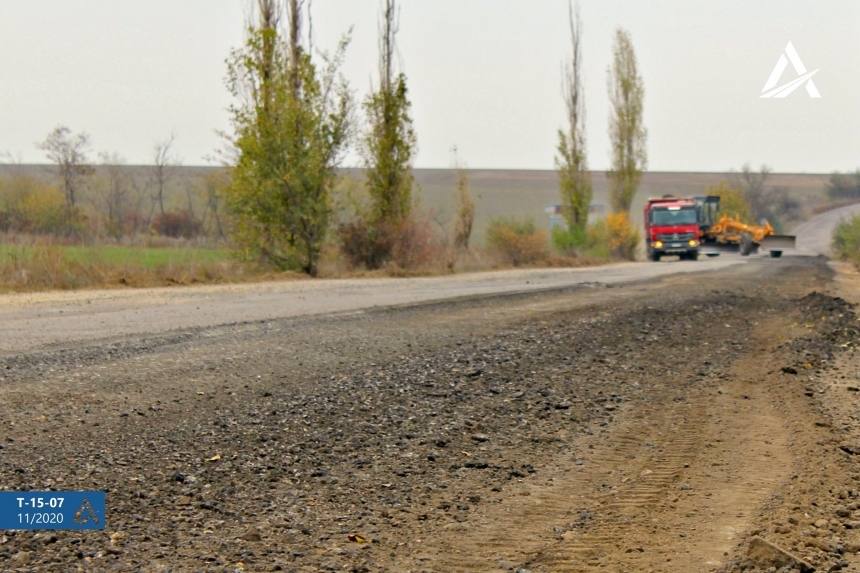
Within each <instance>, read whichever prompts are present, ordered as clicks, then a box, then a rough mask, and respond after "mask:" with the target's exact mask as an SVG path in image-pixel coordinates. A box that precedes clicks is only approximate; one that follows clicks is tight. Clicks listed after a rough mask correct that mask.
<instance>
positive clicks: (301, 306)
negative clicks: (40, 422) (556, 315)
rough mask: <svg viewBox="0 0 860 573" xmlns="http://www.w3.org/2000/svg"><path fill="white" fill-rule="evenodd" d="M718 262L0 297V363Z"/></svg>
mask: <svg viewBox="0 0 860 573" xmlns="http://www.w3.org/2000/svg"><path fill="white" fill-rule="evenodd" d="M858 210H860V205H853V206H849V207H844V208H842V209H837V210H834V211H831V212H827V213H824V214H822V215H819V216H818V217H816V218H814V219H812V220H810V221H808V222H806V223H804V224H803V225H801V226H800V227H799V228H798V229H797V231H796V234H797V235H798V251H797V252H796V253H802V254H817V253H826V252H827V250H828V248H829V237H830V235H831V234H832V229H833V227H834V226H835V225H836V224H837V223H838V221H839V220H840V219H841V218H842V217H844V216H846V214H848V213H853V212H858ZM744 263H745V259H742V258H740V257H738V256H735V255H730V254H723V255H722V256H720V257H718V258H715V259H705V258H703V259H702V260H700V261H696V262H680V261H664V262H662V263H659V264H654V263H626V264H615V265H608V266H604V267H591V268H580V269H527V270H510V271H495V272H486V273H474V274H460V275H449V276H441V277H427V278H411V279H390V278H384V279H350V280H318V281H285V282H272V283H257V284H247V285H228V286H200V287H182V288H175V287H170V288H155V289H135V290H131V289H129V290H108V291H80V292H59V293H39V294H15V295H3V296H0V356H4V355H6V356H8V355H12V354H19V353H27V352H32V351H35V350H38V349H45V348H55V347H58V346H63V345H65V346H75V345H79V344H80V343H82V342H85V341H92V342H96V341H108V340H115V339H123V338H128V337H139V336H143V335H157V334H163V333H167V332H173V331H178V330H183V329H195V328H207V327H214V326H219V325H225V324H237V323H243V322H255V321H265V320H272V319H278V318H285V317H296V316H307V315H315V314H325V313H338V312H356V311H361V310H363V309H368V308H374V307H382V306H390V305H403V304H416V303H422V302H427V301H434V300H445V299H453V298H461V297H469V296H480V295H493V294H502V293H512V292H530V291H538V290H545V289H558V288H565V287H575V286H576V285H584V284H595V283H599V284H607V285H615V284H623V283H627V282H631V281H642V280H646V281H647V280H651V279H655V278H659V277H666V276H671V275H675V274H684V273H691V272H701V271H717V270H721V269H726V268H728V267H731V266H733V265H738V264H744Z"/></svg>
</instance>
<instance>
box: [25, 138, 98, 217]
mask: <svg viewBox="0 0 860 573" xmlns="http://www.w3.org/2000/svg"><path fill="white" fill-rule="evenodd" d="M38 147H39V149H41V150H42V151H44V152H45V155H47V156H48V159H50V160H51V161H52V162H53V163H56V165H57V169H58V170H59V175H60V179H61V180H62V185H63V192H64V194H65V197H66V206H67V207H68V209H69V210H72V209H74V208H75V206H76V205H77V203H78V200H79V199H80V193H81V190H82V188H83V186H84V185H85V181H86V178H87V177H89V176H90V175H92V174H93V172H94V169H93V167H92V165H90V163H89V159H88V158H87V153H88V152H89V149H90V136H89V135H87V134H86V133H78V134H77V135H75V134H73V133H72V130H71V129H69V128H68V127H66V126H64V125H59V126H57V127H56V128H54V130H53V131H52V132H51V133H49V134H48V137H46V138H45V141H43V142H42V143H40V144H39V145H38Z"/></svg>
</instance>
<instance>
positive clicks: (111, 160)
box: [99, 151, 132, 238]
mask: <svg viewBox="0 0 860 573" xmlns="http://www.w3.org/2000/svg"><path fill="white" fill-rule="evenodd" d="M99 159H100V160H101V164H102V169H103V170H104V174H105V176H104V178H103V180H102V182H101V185H100V188H99V195H100V199H101V203H102V205H101V206H102V207H103V214H104V216H105V225H106V227H107V233H108V235H110V236H112V237H117V238H118V237H121V236H122V235H123V233H124V231H125V229H123V224H124V223H125V215H126V213H127V212H128V210H129V205H128V202H129V199H130V196H131V190H132V186H131V175H130V174H129V172H128V171H127V170H126V168H125V167H126V161H125V158H124V157H123V156H122V155H120V154H119V153H118V152H116V151H115V152H113V153H108V152H106V151H105V152H102V153H99Z"/></svg>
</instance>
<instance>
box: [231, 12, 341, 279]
mask: <svg viewBox="0 0 860 573" xmlns="http://www.w3.org/2000/svg"><path fill="white" fill-rule="evenodd" d="M302 10H303V2H301V1H300V0H288V3H287V4H286V6H285V5H284V0H257V1H256V3H255V5H254V9H253V10H252V21H251V22H250V23H249V25H248V33H247V39H246V42H245V45H244V46H243V47H242V48H239V49H237V50H234V51H233V52H232V54H231V56H230V58H229V60H228V76H227V83H228V87H229V89H230V92H231V93H232V94H233V96H234V97H236V99H237V103H236V104H234V105H233V106H232V107H231V109H230V111H231V115H232V118H231V119H232V124H233V128H234V131H235V135H234V137H233V145H234V146H235V148H236V150H237V151H238V155H237V160H236V164H235V166H233V170H232V179H231V185H230V187H229V189H228V191H227V197H226V199H227V207H228V209H229V210H230V211H231V212H232V213H233V215H234V216H235V218H236V229H235V233H234V238H235V239H236V241H237V242H238V244H239V245H241V246H242V248H243V249H244V251H245V253H246V254H247V255H249V256H257V257H263V258H264V259H266V260H268V261H270V262H271V263H272V264H274V265H275V266H277V267H279V268H291V267H297V268H300V269H301V270H303V271H304V272H306V273H308V274H310V275H315V274H316V272H317V265H318V263H319V255H320V251H321V249H322V244H323V240H324V239H325V234H326V231H327V229H328V224H329V216H330V214H331V198H330V193H331V190H332V187H333V185H334V183H335V180H336V177H337V167H338V166H339V165H340V162H341V160H342V158H343V155H344V152H345V149H346V145H347V143H348V140H349V136H350V130H351V119H352V99H351V94H350V92H349V89H348V86H347V84H346V81H345V80H344V79H343V76H342V75H341V74H339V72H338V70H339V68H340V66H341V64H342V62H343V57H344V53H345V50H346V46H347V43H348V36H347V37H345V38H344V39H343V40H342V41H341V42H340V44H339V46H338V48H337V50H336V51H335V53H334V55H333V56H332V57H328V56H326V55H325V54H323V55H322V56H321V58H322V61H321V62H320V63H321V65H318V64H317V62H315V61H314V60H313V59H312V58H311V54H310V53H309V51H308V50H305V48H304V46H303V44H302V39H301V16H302ZM285 12H286V18H287V23H286V29H283V27H282V26H281V18H282V17H283V15H284V13H285Z"/></svg>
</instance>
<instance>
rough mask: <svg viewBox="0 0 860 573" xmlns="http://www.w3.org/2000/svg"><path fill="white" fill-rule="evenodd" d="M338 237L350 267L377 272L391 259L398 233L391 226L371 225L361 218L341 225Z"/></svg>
mask: <svg viewBox="0 0 860 573" xmlns="http://www.w3.org/2000/svg"><path fill="white" fill-rule="evenodd" d="M337 237H338V241H339V242H340V251H341V252H342V253H343V255H344V256H345V257H346V259H347V261H348V262H349V264H350V266H352V267H365V268H367V269H369V270H376V269H379V268H382V266H383V265H385V263H387V262H388V261H389V260H390V259H391V251H392V250H393V249H394V242H395V240H396V233H395V232H394V228H393V227H392V226H391V225H389V224H386V223H377V224H370V223H368V222H367V220H365V219H364V218H362V217H359V218H357V219H355V220H354V221H350V222H348V223H342V224H341V225H339V226H338V228H337Z"/></svg>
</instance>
